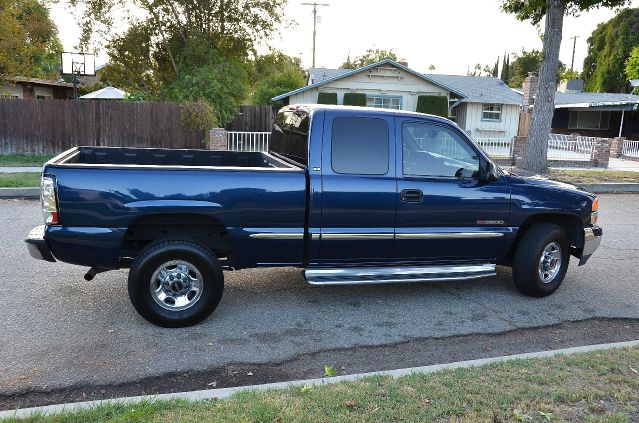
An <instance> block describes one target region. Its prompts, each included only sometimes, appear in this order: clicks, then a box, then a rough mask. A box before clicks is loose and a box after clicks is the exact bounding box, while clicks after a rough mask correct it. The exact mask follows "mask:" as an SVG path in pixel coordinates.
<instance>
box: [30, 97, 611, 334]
mask: <svg viewBox="0 0 639 423" xmlns="http://www.w3.org/2000/svg"><path fill="white" fill-rule="evenodd" d="M123 150H127V151H123ZM151 150H152V149H151ZM153 158H155V159H153ZM159 158H162V160H161V161H162V163H155V162H153V161H152V160H160V159H159ZM125 159H126V161H127V162H126V163H122V161H123V160H125ZM149 177H152V178H153V179H149ZM42 192H43V194H42V195H43V207H44V208H45V210H44V212H45V215H46V213H50V214H51V216H50V218H48V219H47V220H48V222H47V224H46V225H45V226H44V227H41V228H37V230H36V231H35V232H34V233H33V235H32V236H30V237H29V238H28V239H27V242H28V243H29V248H30V251H31V253H32V255H33V256H34V257H37V258H45V259H49V260H56V258H57V259H59V260H62V261H67V262H72V263H75V264H82V265H87V266H90V267H91V268H92V269H91V270H90V272H93V273H92V275H93V276H94V275H95V273H98V272H100V271H104V270H108V269H112V268H119V267H130V272H129V281H128V284H129V295H130V297H131V300H132V302H133V304H134V306H135V307H136V309H137V310H138V311H139V312H140V314H142V316H144V317H145V318H147V320H150V321H152V322H153V323H156V324H160V325H163V326H185V325H189V324H194V323H197V322H198V321H200V320H202V319H203V318H206V317H207V316H208V315H209V314H210V313H211V312H212V311H213V309H214V308H215V306H216V305H217V303H218V302H219V300H220V298H221V295H222V290H223V273H222V270H223V269H229V270H230V269H241V268H248V267H270V266H294V267H299V268H301V269H302V270H303V274H304V277H305V279H306V280H307V282H309V283H311V284H313V285H347V284H377V283H395V282H426V281H441V280H453V279H455V280H457V279H472V278H478V277H485V276H490V275H494V274H495V269H496V266H497V265H504V266H512V267H513V279H514V282H515V285H516V287H517V288H518V289H519V290H520V291H521V292H523V293H525V294H527V295H531V296H545V295H549V294H550V293H552V292H554V291H555V290H556V289H557V288H558V287H559V285H560V284H561V282H562V281H563V279H564V276H565V274H566V271H567V266H568V262H569V259H570V256H571V255H573V256H575V257H577V258H578V259H579V260H580V262H579V264H584V263H586V261H587V260H588V258H589V257H590V256H591V255H592V253H593V252H594V251H595V249H596V248H597V247H598V245H599V242H600V240H601V235H602V230H601V228H600V227H599V226H597V225H596V223H597V217H598V201H597V199H596V197H595V196H594V195H592V194H589V193H587V192H584V191H582V190H580V189H578V188H576V187H574V186H571V185H567V184H563V183H559V182H554V181H550V180H548V179H545V178H541V177H522V176H517V175H515V174H512V173H509V172H505V171H503V170H502V169H500V167H499V166H497V165H496V164H495V163H494V162H493V161H492V160H491V158H490V157H489V156H488V155H487V154H486V153H485V152H484V151H483V150H482V149H481V148H480V147H479V146H478V145H477V144H476V143H474V142H473V140H472V139H470V138H469V137H468V136H467V135H466V134H465V133H464V132H463V131H462V130H461V129H460V128H459V127H458V126H457V125H455V124H454V123H453V122H451V121H449V120H447V119H443V118H440V117H436V116H431V115H424V114H419V113H411V112H404V111H394V110H383V109H374V108H365V107H344V106H324V105H293V106H286V107H284V108H283V109H282V110H280V112H279V113H278V114H277V117H276V121H275V124H274V127H273V132H272V136H271V143H270V147H269V151H268V152H267V153H251V154H247V153H239V152H224V154H217V153H215V152H198V151H195V150H184V151H183V152H182V153H180V152H174V151H167V150H158V151H149V150H145V149H117V148H115V149H106V148H102V149H95V148H94V149H93V150H91V149H87V148H80V149H78V150H77V151H69V152H66V153H63V155H61V156H59V157H57V158H54V159H53V160H52V161H51V162H50V163H47V165H45V167H44V170H43V190H42ZM83 200H84V201H83ZM205 234H206V235H205ZM91 277H92V276H91ZM425 301H426V299H425Z"/></svg>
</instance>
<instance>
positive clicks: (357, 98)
mask: <svg viewBox="0 0 639 423" xmlns="http://www.w3.org/2000/svg"><path fill="white" fill-rule="evenodd" d="M344 106H362V107H364V106H366V94H364V93H344Z"/></svg>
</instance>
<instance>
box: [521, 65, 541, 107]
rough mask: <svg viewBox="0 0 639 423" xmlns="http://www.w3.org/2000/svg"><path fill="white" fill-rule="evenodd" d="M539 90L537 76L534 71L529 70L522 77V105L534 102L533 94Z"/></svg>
mask: <svg viewBox="0 0 639 423" xmlns="http://www.w3.org/2000/svg"><path fill="white" fill-rule="evenodd" d="M538 90H539V77H538V76H537V74H536V73H535V72H529V73H528V76H527V77H526V79H524V107H526V106H532V105H534V104H535V96H536V95H537V91H538Z"/></svg>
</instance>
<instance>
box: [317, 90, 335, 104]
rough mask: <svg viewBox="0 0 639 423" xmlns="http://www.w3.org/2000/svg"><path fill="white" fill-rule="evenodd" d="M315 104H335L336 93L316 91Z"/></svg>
mask: <svg viewBox="0 0 639 423" xmlns="http://www.w3.org/2000/svg"><path fill="white" fill-rule="evenodd" d="M317 104H337V93H326V92H319V93H317Z"/></svg>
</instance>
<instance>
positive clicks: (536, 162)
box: [522, 0, 566, 173]
mask: <svg viewBox="0 0 639 423" xmlns="http://www.w3.org/2000/svg"><path fill="white" fill-rule="evenodd" d="M565 11H566V2H565V0H546V27H545V29H544V50H543V59H542V61H541V68H540V71H539V91H537V97H535V104H534V108H533V113H532V119H531V122H530V131H529V132H528V139H527V140H526V145H525V148H524V154H523V163H522V167H523V168H524V169H525V170H528V171H531V172H535V173H546V172H548V137H549V134H550V129H551V124H552V117H553V114H554V113H555V92H556V91H557V71H558V69H559V48H560V47H561V35H562V34H561V33H562V28H563V24H564V13H565Z"/></svg>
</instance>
